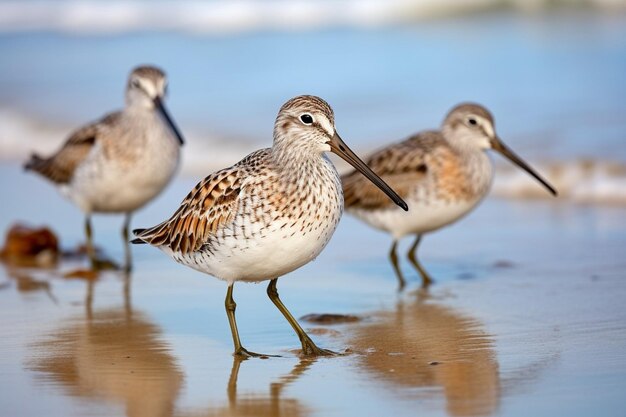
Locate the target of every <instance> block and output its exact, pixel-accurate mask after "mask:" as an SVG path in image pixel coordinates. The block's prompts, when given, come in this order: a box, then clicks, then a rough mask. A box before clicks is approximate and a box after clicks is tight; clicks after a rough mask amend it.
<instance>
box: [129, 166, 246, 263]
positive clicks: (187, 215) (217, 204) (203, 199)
mask: <svg viewBox="0 0 626 417" xmlns="http://www.w3.org/2000/svg"><path fill="white" fill-rule="evenodd" d="M242 178H243V175H242V172H241V170H239V169H238V168H237V167H236V166H235V167H231V168H226V169H224V170H221V171H218V172H216V173H214V174H211V175H209V176H208V177H206V178H205V179H204V180H203V181H201V182H200V183H198V185H196V186H195V187H194V189H193V190H192V191H191V192H190V193H189V194H188V195H187V197H185V199H184V200H183V202H182V203H181V205H180V207H179V208H178V210H177V211H176V213H174V215H173V216H172V217H171V218H170V219H169V220H167V221H165V222H163V223H161V224H159V225H157V226H154V227H152V228H150V229H145V230H135V231H134V233H135V235H136V236H137V239H136V241H134V243H142V242H145V243H149V244H151V245H153V246H167V247H169V248H170V249H171V250H172V251H174V252H181V253H183V254H187V253H190V252H194V251H197V250H199V249H200V247H202V245H203V244H205V243H206V241H207V239H208V238H209V237H210V236H211V235H214V234H215V233H216V232H217V231H218V230H219V229H221V228H223V227H225V226H227V225H228V224H229V223H231V222H232V221H233V219H234V216H235V214H236V212H237V207H238V201H239V199H238V198H239V193H240V192H241V187H242Z"/></svg>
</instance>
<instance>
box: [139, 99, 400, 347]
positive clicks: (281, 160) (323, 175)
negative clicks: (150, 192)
mask: <svg viewBox="0 0 626 417" xmlns="http://www.w3.org/2000/svg"><path fill="white" fill-rule="evenodd" d="M329 151H332V152H335V153H337V154H338V155H340V156H342V157H343V158H344V159H346V160H348V161H349V162H350V163H351V164H353V165H354V166H355V167H357V168H359V169H360V170H361V171H362V172H363V173H364V175H368V176H369V177H370V178H371V179H372V181H375V182H377V183H378V186H379V187H381V189H384V190H385V192H386V193H387V195H389V197H390V198H393V199H394V200H395V201H396V202H397V204H400V205H402V206H404V207H405V209H406V204H405V203H404V201H402V200H401V199H400V198H399V197H398V196H397V194H395V193H394V192H393V190H391V189H390V188H389V187H388V186H387V185H386V184H384V183H383V182H382V181H380V178H378V177H376V176H375V175H374V174H373V173H372V172H371V170H369V169H368V168H367V167H366V166H365V165H364V164H363V162H362V161H361V160H360V159H358V157H357V156H356V155H354V153H353V152H352V151H351V150H350V149H349V148H348V146H347V145H346V144H345V143H344V142H343V141H342V140H341V138H340V137H339V135H338V134H337V132H336V131H335V126H334V114H333V111H332V109H331V108H330V106H329V105H328V104H327V103H326V102H325V101H324V100H322V99H320V98H318V97H314V96H299V97H296V98H294V99H291V100H289V101H288V102H287V103H285V104H284V105H283V106H282V108H281V109H280V111H279V112H278V116H277V117H276V122H275V124H274V143H273V145H272V147H271V148H268V149H262V150H259V151H256V152H253V153H252V154H250V155H248V156H247V157H245V158H244V159H242V160H241V161H240V162H239V163H237V164H235V165H233V166H232V167H230V168H226V169H223V170H221V171H217V172H215V173H213V174H211V175H209V176H208V177H206V178H205V179H204V180H203V181H201V182H200V183H199V184H198V185H196V187H194V189H193V190H192V191H191V192H190V193H189V194H188V195H187V197H186V198H185V199H184V200H183V202H182V203H181V205H180V207H179V208H178V210H177V211H176V212H175V213H174V214H173V215H172V216H171V217H170V219H169V220H166V221H165V222H163V223H161V224H159V225H157V226H154V227H151V228H149V229H139V230H136V231H135V235H136V236H137V239H135V240H134V241H133V243H148V244H150V245H153V246H155V247H157V248H159V249H161V250H162V251H164V252H165V253H167V254H168V255H169V256H171V257H172V258H173V259H174V260H175V261H176V262H179V263H181V264H183V265H186V266H189V267H191V268H194V269H196V270H198V271H201V272H205V273H207V274H210V275H213V276H214V277H217V278H219V279H222V280H225V281H227V282H228V290H227V293H226V300H225V307H226V313H227V315H228V320H229V323H230V327H231V332H232V335H233V343H234V346H235V354H236V355H243V356H259V354H256V353H254V352H249V351H248V350H246V349H245V348H244V347H243V346H242V344H241V341H240V339H239V332H238V330H237V324H236V320H235V307H236V304H235V301H234V299H233V296H232V294H233V286H234V283H235V282H237V281H252V282H258V281H264V280H270V284H269V285H268V288H267V294H268V296H269V297H270V299H271V300H272V302H273V303H274V304H275V305H276V306H277V308H278V309H279V310H280V311H281V313H282V314H283V315H284V316H285V318H286V319H287V321H288V322H289V323H290V324H291V326H292V327H293V329H294V330H295V332H296V333H297V334H298V338H299V339H300V342H301V343H302V353H303V354H305V355H328V354H332V352H330V351H327V350H324V349H320V348H318V347H317V346H316V345H315V344H314V343H313V341H312V340H311V338H310V337H309V336H308V335H307V334H306V332H304V330H302V327H300V325H299V324H298V322H297V320H295V319H294V318H293V316H292V315H291V313H289V311H288V310H287V308H286V307H285V306H284V305H283V304H282V302H281V301H280V298H279V296H278V291H277V289H276V283H277V280H278V278H279V277H280V276H282V275H284V274H286V273H288V272H291V271H293V270H295V269H297V268H299V267H300V266H302V265H304V264H306V263H308V262H310V261H312V260H313V259H315V257H316V256H317V255H319V253H320V252H321V251H322V250H323V249H324V247H325V246H326V244H327V243H328V241H329V240H330V237H331V236H332V234H333V232H334V231H335V228H336V227H337V224H338V222H339V219H340V218H341V214H342V212H343V194H342V190H341V181H340V178H339V174H338V173H337V171H336V169H335V167H334V166H333V164H332V163H331V162H330V160H329V159H328V158H327V157H326V156H325V155H324V153H325V152H329Z"/></svg>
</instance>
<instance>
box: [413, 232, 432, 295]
mask: <svg viewBox="0 0 626 417" xmlns="http://www.w3.org/2000/svg"><path fill="white" fill-rule="evenodd" d="M421 240H422V235H417V237H416V238H415V242H413V246H411V249H409V253H408V254H407V256H408V258H409V261H410V262H411V264H412V265H413V266H414V267H415V269H417V272H419V274H420V275H421V276H422V287H423V288H426V287H428V286H429V285H430V284H432V283H433V279H432V278H431V277H430V275H429V274H428V272H426V270H425V269H424V268H423V267H422V264H420V262H419V260H418V259H417V247H418V246H419V244H420V241H421Z"/></svg>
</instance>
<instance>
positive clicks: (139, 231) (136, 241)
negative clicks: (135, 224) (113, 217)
mask: <svg viewBox="0 0 626 417" xmlns="http://www.w3.org/2000/svg"><path fill="white" fill-rule="evenodd" d="M146 230H147V229H135V230H133V234H134V235H135V236H139V235H141V234H142V233H143V232H145V231H146ZM130 243H133V244H135V245H144V244H146V243H148V242H146V241H145V240H143V239H142V238H140V237H137V238H135V239H133V240H131V241H130Z"/></svg>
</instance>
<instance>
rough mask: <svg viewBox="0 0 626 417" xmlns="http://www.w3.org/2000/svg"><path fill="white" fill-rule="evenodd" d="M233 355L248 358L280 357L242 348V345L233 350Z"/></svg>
mask: <svg viewBox="0 0 626 417" xmlns="http://www.w3.org/2000/svg"><path fill="white" fill-rule="evenodd" d="M234 355H235V356H237V357H239V358H242V359H248V358H260V359H269V358H280V356H279V355H266V354H264V353H256V352H250V351H249V350H248V349H246V348H244V347H243V346H242V347H240V348H239V349H237V350H236V351H235V353H234Z"/></svg>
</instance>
